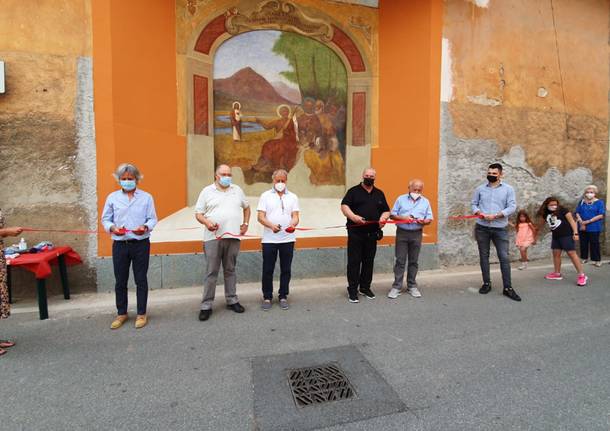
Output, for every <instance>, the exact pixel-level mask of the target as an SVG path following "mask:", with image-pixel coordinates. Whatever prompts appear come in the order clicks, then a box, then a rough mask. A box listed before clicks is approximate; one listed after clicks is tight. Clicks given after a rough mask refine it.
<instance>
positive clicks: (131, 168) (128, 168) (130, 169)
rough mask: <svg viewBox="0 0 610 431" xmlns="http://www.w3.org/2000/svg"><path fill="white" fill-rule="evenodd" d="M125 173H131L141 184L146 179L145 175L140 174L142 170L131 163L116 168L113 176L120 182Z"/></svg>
mask: <svg viewBox="0 0 610 431" xmlns="http://www.w3.org/2000/svg"><path fill="white" fill-rule="evenodd" d="M125 173H130V174H131V175H133V176H134V177H136V182H139V181H140V180H141V179H142V178H144V175H142V174H141V173H140V170H139V169H138V168H137V167H136V165H132V164H131V163H121V164H120V165H119V167H118V168H116V170H115V171H114V174H112V176H113V177H114V178H116V180H117V181H118V180H119V179H120V178H121V177H122V176H123V174H125Z"/></svg>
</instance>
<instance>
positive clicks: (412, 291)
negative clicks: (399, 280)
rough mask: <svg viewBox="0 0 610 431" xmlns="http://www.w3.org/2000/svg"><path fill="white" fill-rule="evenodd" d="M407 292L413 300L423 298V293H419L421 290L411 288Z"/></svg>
mask: <svg viewBox="0 0 610 431" xmlns="http://www.w3.org/2000/svg"><path fill="white" fill-rule="evenodd" d="M407 292H409V294H410V295H411V296H412V297H413V298H421V293H419V290H417V287H410V288H408V289H407Z"/></svg>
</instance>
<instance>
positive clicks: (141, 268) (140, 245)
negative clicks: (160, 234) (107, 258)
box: [112, 239, 150, 315]
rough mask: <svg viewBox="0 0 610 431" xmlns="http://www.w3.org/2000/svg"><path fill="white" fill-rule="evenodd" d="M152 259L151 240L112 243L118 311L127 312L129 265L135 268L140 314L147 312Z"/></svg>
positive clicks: (119, 312) (134, 274)
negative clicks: (149, 268)
mask: <svg viewBox="0 0 610 431" xmlns="http://www.w3.org/2000/svg"><path fill="white" fill-rule="evenodd" d="M149 260H150V241H149V240H148V239H143V240H140V241H138V240H129V241H114V242H113V243H112V265H113V266H114V278H115V281H116V283H115V285H114V291H115V294H116V308H117V313H118V314H119V315H121V314H127V282H128V281H129V266H130V265H131V266H132V269H133V278H134V281H135V283H136V294H137V298H138V314H140V315H141V314H146V303H147V302H148V279H147V273H148V261H149Z"/></svg>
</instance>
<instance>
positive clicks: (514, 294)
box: [502, 287, 521, 302]
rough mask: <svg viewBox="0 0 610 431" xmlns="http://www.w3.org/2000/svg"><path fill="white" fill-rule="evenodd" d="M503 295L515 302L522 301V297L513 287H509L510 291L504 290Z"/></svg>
mask: <svg viewBox="0 0 610 431" xmlns="http://www.w3.org/2000/svg"><path fill="white" fill-rule="evenodd" d="M502 295H504V296H508V297H509V298H510V299H512V300H513V301H517V302H519V301H521V297H520V296H519V295H517V292H515V291H514V289H513V288H512V287H509V288H508V289H504V290H503V291H502Z"/></svg>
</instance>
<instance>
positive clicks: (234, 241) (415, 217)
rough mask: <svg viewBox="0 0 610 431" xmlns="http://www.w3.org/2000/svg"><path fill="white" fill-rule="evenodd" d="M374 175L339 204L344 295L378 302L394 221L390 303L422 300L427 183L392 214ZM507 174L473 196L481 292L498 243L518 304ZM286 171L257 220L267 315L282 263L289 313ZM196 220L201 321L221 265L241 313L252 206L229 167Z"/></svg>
mask: <svg viewBox="0 0 610 431" xmlns="http://www.w3.org/2000/svg"><path fill="white" fill-rule="evenodd" d="M376 175H377V174H376V172H375V170H374V169H372V168H367V169H365V170H364V171H363V173H362V181H361V183H360V184H358V185H355V186H353V187H351V188H350V189H349V190H348V191H347V193H346V194H345V196H344V198H343V200H342V201H341V211H342V213H343V214H344V215H345V217H346V218H347V224H346V227H347V234H348V239H347V282H348V286H347V292H348V299H349V302H351V303H358V302H359V299H358V294H360V295H362V296H364V297H366V298H368V299H374V298H375V293H374V292H373V291H372V290H371V283H372V279H373V266H374V260H375V254H376V251H377V241H379V240H380V239H381V238H382V237H383V231H382V230H381V229H382V228H383V226H384V225H385V224H386V223H388V221H389V220H392V222H393V223H395V224H396V225H397V230H396V242H395V263H394V282H393V284H392V287H391V289H390V291H389V292H388V297H389V298H391V299H396V298H397V297H398V296H399V295H400V294H401V292H402V290H403V283H404V278H405V277H404V275H405V271H406V272H407V277H406V291H407V292H408V293H409V294H410V295H411V296H413V297H415V298H420V297H421V292H420V291H419V290H418V288H417V282H416V276H417V271H418V259H419V252H420V250H421V244H422V237H423V229H424V227H425V226H427V225H429V224H430V223H431V222H432V220H433V215H432V209H431V206H430V202H429V201H428V199H426V198H425V197H424V196H423V195H422V192H423V188H424V183H423V181H421V180H419V179H413V180H411V181H410V182H409V190H408V193H406V194H403V195H401V196H399V197H398V199H397V200H396V202H395V203H394V206H393V207H392V209H391V210H390V207H389V205H388V203H387V200H386V198H385V195H384V193H383V191H382V190H380V189H379V188H377V187H375V179H376ZM501 175H502V167H501V166H500V165H497V164H494V165H491V166H490V167H489V170H488V176H487V180H488V181H487V183H486V184H483V185H481V186H480V187H479V188H477V190H476V191H475V194H474V197H473V201H472V209H473V212H474V214H480V215H481V219H479V220H477V225H476V228H475V236H476V240H477V244H478V248H479V255H480V263H481V271H482V275H483V286H482V287H481V289H480V293H482V294H485V293H488V292H489V290H490V289H491V282H490V275H489V248H490V243H491V242H493V243H494V245H495V246H496V249H497V251H498V256H499V258H500V262H501V269H502V280H503V283H504V294H505V295H506V296H508V297H509V298H511V299H513V300H516V301H519V300H520V298H519V296H518V295H517V294H516V292H515V291H514V290H513V289H512V286H511V282H510V264H509V261H508V234H507V231H506V225H507V218H508V216H509V215H510V214H512V213H513V212H514V211H515V208H516V205H515V197H514V191H513V189H512V187H510V186H509V185H506V184H504V183H502V182H501V180H500V177H501ZM287 183H288V172H287V171H285V170H283V169H279V170H276V171H275V172H274V173H273V176H272V188H271V189H270V190H268V191H266V192H264V193H263V194H262V195H261V197H260V199H259V202H258V207H257V208H256V211H257V221H258V222H259V223H260V224H262V225H263V226H264V232H263V237H262V241H261V242H262V253H263V267H262V291H263V301H262V305H261V307H262V309H263V310H265V311H267V310H270V309H271V308H272V306H273V305H272V304H273V273H274V269H275V264H276V261H277V259H278V257H279V261H280V271H281V274H280V288H279V292H278V300H279V301H278V302H279V306H280V308H281V309H283V310H287V309H289V304H288V294H289V284H290V278H291V265H292V258H293V255H294V244H295V241H296V237H295V228H296V226H297V225H298V224H299V211H300V210H299V199H298V197H297V196H296V195H295V194H294V193H292V192H290V191H289V190H288V187H287ZM196 218H197V220H198V221H199V222H200V223H201V224H203V225H204V226H205V228H206V231H205V234H204V249H205V253H206V257H207V268H206V275H205V281H204V294H203V300H202V303H201V311H200V314H199V319H200V320H207V319H209V317H210V316H211V314H212V304H213V302H214V296H215V291H216V283H217V279H218V274H219V271H220V267H221V265H222V268H223V274H224V284H225V298H226V304H227V308H229V309H231V310H233V311H235V312H236V313H243V312H244V307H243V306H242V305H241V304H240V303H239V299H238V296H237V293H236V284H237V280H236V275H235V266H236V262H237V255H238V253H239V248H240V238H241V236H242V235H245V234H246V232H247V231H248V226H249V220H250V205H249V203H248V201H247V199H246V197H245V194H244V192H243V191H242V189H241V188H240V187H239V186H238V185H236V184H233V183H232V174H231V168H230V167H229V166H227V165H220V166H219V167H218V168H217V169H216V172H215V181H214V183H213V184H211V185H209V186H207V187H206V188H204V189H203V191H202V192H201V194H200V195H199V199H198V200H197V205H196Z"/></svg>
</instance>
